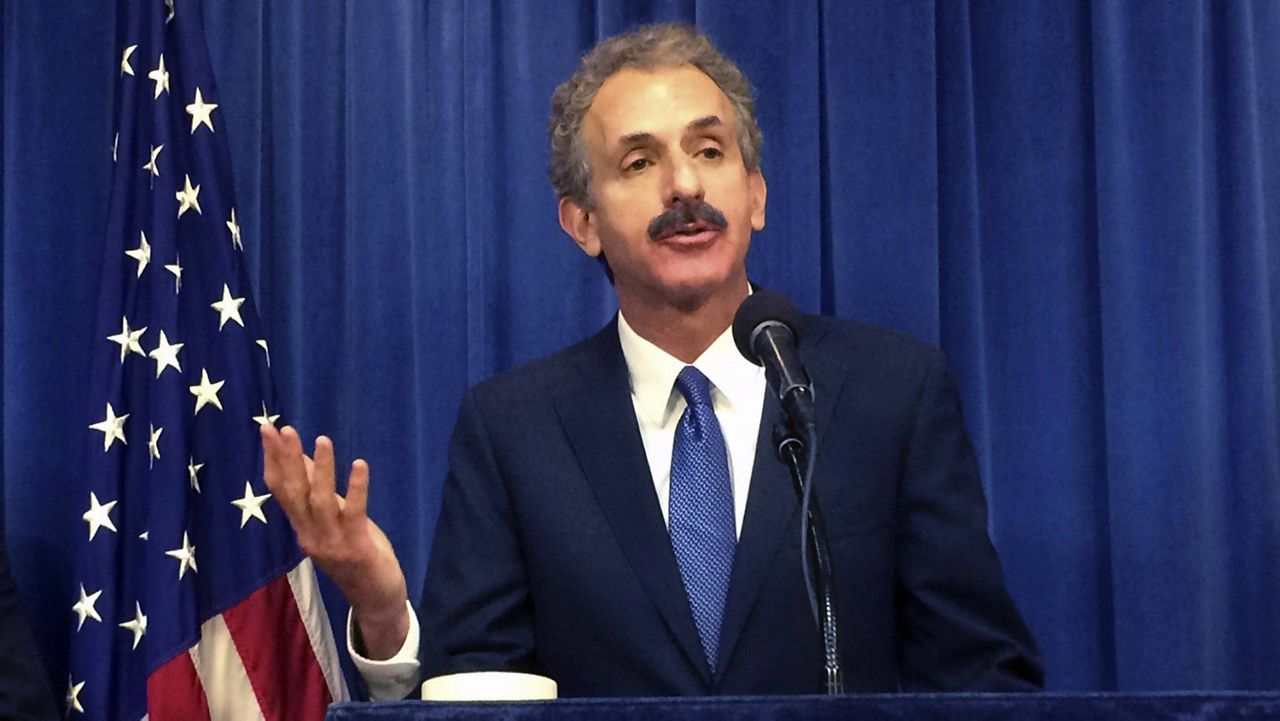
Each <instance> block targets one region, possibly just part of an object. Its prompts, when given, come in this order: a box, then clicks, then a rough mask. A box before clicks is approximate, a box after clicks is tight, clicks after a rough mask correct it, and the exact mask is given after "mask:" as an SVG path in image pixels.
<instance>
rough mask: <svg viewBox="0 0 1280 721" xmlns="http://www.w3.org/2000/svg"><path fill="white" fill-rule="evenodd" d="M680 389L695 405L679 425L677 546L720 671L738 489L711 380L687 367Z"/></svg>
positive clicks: (674, 463) (673, 516)
mask: <svg viewBox="0 0 1280 721" xmlns="http://www.w3.org/2000/svg"><path fill="white" fill-rule="evenodd" d="M676 389H678V390H679V391H680V393H681V394H682V395H683V396H684V398H685V400H686V401H688V403H689V407H688V408H686V409H685V411H684V415H682V416H681V417H680V424H679V425H678V426H676V437H675V442H674V444H673V446H672V452H671V492H670V503H669V516H670V526H671V547H672V548H673V549H674V550H675V554H676V561H677V562H678V563H679V564H680V577H681V578H682V579H683V580H684V590H685V593H686V594H687V595H688V596H689V607H690V608H691V609H692V610H693V620H694V623H695V624H696V625H697V627H698V636H699V637H700V638H701V640H702V650H703V651H704V652H706V654H707V662H708V663H709V664H710V665H711V670H712V671H713V672H714V671H715V670H716V650H717V649H718V648H719V644H720V622H721V620H722V619H723V617H724V605H725V600H726V598H727V597H728V595H729V575H730V572H731V571H732V570H733V554H734V549H735V548H736V546H737V543H738V541H737V535H736V533H735V532H734V520H733V485H732V484H731V482H730V480H729V460H728V457H727V455H726V450H725V444H724V435H723V434H722V433H721V432H720V423H719V421H717V420H716V414H715V409H714V408H713V407H712V404H711V381H709V380H707V377H706V376H704V375H702V373H701V372H699V371H698V369H697V368H694V367H693V366H685V368H684V370H682V371H680V375H679V376H678V377H677V378H676Z"/></svg>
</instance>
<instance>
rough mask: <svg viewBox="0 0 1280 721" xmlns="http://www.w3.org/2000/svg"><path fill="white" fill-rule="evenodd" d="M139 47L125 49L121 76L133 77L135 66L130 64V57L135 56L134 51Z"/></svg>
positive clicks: (121, 63)
mask: <svg viewBox="0 0 1280 721" xmlns="http://www.w3.org/2000/svg"><path fill="white" fill-rule="evenodd" d="M137 49H138V46H137V45H130V46H129V47H127V48H125V49H124V53H123V54H122V55H121V56H120V74H121V75H133V65H131V64H130V63H129V56H130V55H133V51H134V50H137Z"/></svg>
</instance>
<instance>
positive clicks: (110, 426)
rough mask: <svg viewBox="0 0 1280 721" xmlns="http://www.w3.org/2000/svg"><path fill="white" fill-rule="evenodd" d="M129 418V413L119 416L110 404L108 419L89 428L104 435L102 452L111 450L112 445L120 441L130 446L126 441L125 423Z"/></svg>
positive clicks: (108, 405)
mask: <svg viewBox="0 0 1280 721" xmlns="http://www.w3.org/2000/svg"><path fill="white" fill-rule="evenodd" d="M128 418H129V414H128V413H126V414H124V415H122V416H117V415H116V412H115V411H114V410H113V409H112V408H111V404H110V403H108V404H107V417H106V418H104V419H102V420H100V421H98V422H97V423H94V424H93V425H91V426H89V427H90V428H92V429H93V430H95V431H102V433H103V438H102V450H103V451H109V450H111V444H112V443H115V442H116V441H117V440H119V441H120V442H121V443H123V444H125V445H126V446H127V445H129V441H126V440H125V439H124V422H125V421H126V420H127V419H128Z"/></svg>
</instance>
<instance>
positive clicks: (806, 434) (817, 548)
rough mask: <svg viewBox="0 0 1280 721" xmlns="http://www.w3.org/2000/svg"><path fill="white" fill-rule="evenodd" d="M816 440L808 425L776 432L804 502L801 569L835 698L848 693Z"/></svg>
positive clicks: (830, 692)
mask: <svg viewBox="0 0 1280 721" xmlns="http://www.w3.org/2000/svg"><path fill="white" fill-rule="evenodd" d="M815 437H816V434H815V433H814V427H813V424H812V423H809V424H807V427H805V428H804V430H803V431H802V432H799V433H797V432H796V430H795V429H794V428H793V427H792V424H791V423H786V424H781V423H780V424H778V426H777V427H775V428H774V443H775V445H776V446H777V448H778V455H779V457H781V458H782V460H783V462H785V463H786V464H787V466H788V467H789V468H790V469H791V478H792V480H793V481H794V482H795V489H796V498H797V499H798V500H799V501H800V508H801V513H802V514H803V515H802V518H801V526H802V527H807V530H808V534H807V537H806V536H805V535H804V534H803V529H802V536H801V539H800V553H801V561H802V563H801V567H802V569H803V570H804V572H805V586H806V588H807V590H808V592H809V603H810V604H811V610H812V612H813V614H814V616H815V620H816V621H817V623H818V631H819V633H820V634H821V635H822V648H823V663H824V666H825V669H826V682H825V684H824V686H825V688H826V693H827V695H829V696H835V695H838V694H843V693H844V671H843V670H842V669H841V668H840V650H839V631H838V629H837V624H836V600H835V580H834V574H833V573H832V570H831V554H830V553H829V551H828V548H827V533H826V528H825V527H824V526H823V523H822V512H821V509H820V508H819V505H818V498H817V496H815V495H814V494H813V466H814V460H815V458H816V456H817V443H816V440H815ZM806 440H807V442H806ZM806 541H808V543H806ZM815 587H816V592H815Z"/></svg>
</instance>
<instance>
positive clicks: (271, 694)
mask: <svg viewBox="0 0 1280 721" xmlns="http://www.w3.org/2000/svg"><path fill="white" fill-rule="evenodd" d="M222 618H223V620H224V621H225V622H226V624H227V630H229V631H230V632H231V639H232V640H233V641H235V644H236V650H237V651H239V653H240V660H241V661H242V662H243V663H244V670H245V672H246V673H247V674H248V676H249V683H250V684H251V685H252V686H253V693H254V695H256V696H257V697H258V706H259V707H260V708H261V709H262V716H263V718H265V719H266V720H267V721H284V720H285V719H317V720H318V719H321V718H323V717H324V711H325V709H326V708H327V707H328V706H329V702H330V701H331V700H332V697H331V696H330V695H329V686H328V685H327V684H326V683H325V680H324V673H323V672H322V671H321V670H320V663H319V662H318V661H317V660H316V652H315V649H313V648H312V647H311V638H310V637H309V636H307V629H306V626H304V625H303V623H302V615H301V614H300V613H299V612H298V604H297V603H296V602H295V601H294V598H293V590H292V589H290V588H289V579H288V578H287V577H285V576H280V577H278V578H276V579H275V580H273V581H271V582H270V583H268V584H267V585H265V586H263V587H262V588H259V589H258V590H257V591H254V592H253V594H252V595H250V596H249V597H248V598H246V599H245V600H243V601H241V602H240V603H238V604H236V605H235V606H233V607H232V608H229V609H227V610H226V611H224V612H223V613H222ZM325 622H326V623H327V622H328V620H327V619H325Z"/></svg>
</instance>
